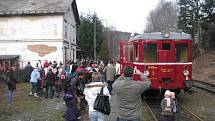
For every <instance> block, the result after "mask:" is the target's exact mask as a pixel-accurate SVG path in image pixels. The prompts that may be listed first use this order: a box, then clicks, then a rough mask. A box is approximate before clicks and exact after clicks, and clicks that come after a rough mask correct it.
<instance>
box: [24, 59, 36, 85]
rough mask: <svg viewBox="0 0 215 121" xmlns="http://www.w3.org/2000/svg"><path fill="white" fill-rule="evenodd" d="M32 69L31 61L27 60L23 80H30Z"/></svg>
mask: <svg viewBox="0 0 215 121" xmlns="http://www.w3.org/2000/svg"><path fill="white" fill-rule="evenodd" d="M33 70H34V68H33V67H32V66H31V62H28V64H27V65H26V66H25V82H30V79H31V72H32V71H33Z"/></svg>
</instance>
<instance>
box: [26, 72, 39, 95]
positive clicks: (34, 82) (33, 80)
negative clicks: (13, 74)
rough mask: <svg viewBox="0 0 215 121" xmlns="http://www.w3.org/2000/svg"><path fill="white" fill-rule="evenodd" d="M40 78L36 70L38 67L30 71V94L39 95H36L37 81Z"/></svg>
mask: <svg viewBox="0 0 215 121" xmlns="http://www.w3.org/2000/svg"><path fill="white" fill-rule="evenodd" d="M39 79H41V77H40V73H39V71H38V68H35V69H34V70H33V71H32V72H31V79H30V82H31V86H32V88H31V91H30V94H29V95H30V96H31V95H34V96H35V97H39V96H38V95H37V81H38V80H39Z"/></svg>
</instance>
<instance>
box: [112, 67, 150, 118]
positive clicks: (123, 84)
mask: <svg viewBox="0 0 215 121" xmlns="http://www.w3.org/2000/svg"><path fill="white" fill-rule="evenodd" d="M134 71H135V74H138V75H139V76H140V78H141V80H139V81H134V79H133V78H132V77H133V75H134ZM123 73H124V74H123V75H121V76H120V77H119V78H118V79H117V80H116V81H115V82H114V83H113V95H117V103H118V111H117V112H118V117H117V121H127V120H129V121H140V117H141V105H142V101H141V95H142V94H143V92H144V91H146V90H147V89H148V88H149V87H150V85H151V81H150V80H149V79H148V78H147V77H146V76H144V74H143V73H142V72H140V71H139V70H138V69H135V70H134V68H133V67H130V66H127V67H125V68H124V71H123Z"/></svg>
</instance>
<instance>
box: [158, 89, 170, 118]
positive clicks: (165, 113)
mask: <svg viewBox="0 0 215 121" xmlns="http://www.w3.org/2000/svg"><path fill="white" fill-rule="evenodd" d="M172 106H173V100H172V98H171V92H170V91H169V90H166V91H165V94H164V98H163V99H162V101H161V108H162V112H161V115H162V121H172V109H173V107H172Z"/></svg>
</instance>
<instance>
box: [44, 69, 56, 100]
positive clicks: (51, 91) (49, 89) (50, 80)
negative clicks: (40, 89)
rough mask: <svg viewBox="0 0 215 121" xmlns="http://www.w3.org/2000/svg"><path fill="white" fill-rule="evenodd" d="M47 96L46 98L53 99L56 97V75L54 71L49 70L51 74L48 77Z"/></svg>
mask: <svg viewBox="0 0 215 121" xmlns="http://www.w3.org/2000/svg"><path fill="white" fill-rule="evenodd" d="M45 80H46V96H45V98H48V97H50V99H53V96H54V89H53V88H54V82H55V74H54V73H53V71H52V69H51V68H50V69H49V72H48V73H47V75H46V79H45Z"/></svg>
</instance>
